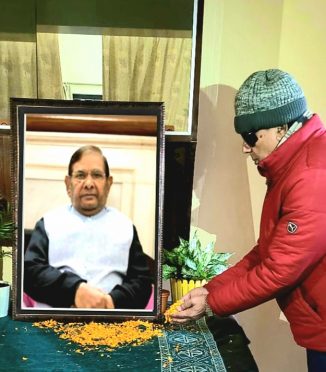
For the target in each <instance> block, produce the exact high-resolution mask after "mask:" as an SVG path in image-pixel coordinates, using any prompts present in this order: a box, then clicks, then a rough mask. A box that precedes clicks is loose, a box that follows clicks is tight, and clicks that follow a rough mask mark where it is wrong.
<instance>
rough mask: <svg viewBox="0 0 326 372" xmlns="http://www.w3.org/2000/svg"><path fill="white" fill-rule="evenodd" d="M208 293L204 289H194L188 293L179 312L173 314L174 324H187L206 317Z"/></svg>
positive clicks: (183, 298)
mask: <svg viewBox="0 0 326 372" xmlns="http://www.w3.org/2000/svg"><path fill="white" fill-rule="evenodd" d="M207 295H208V291H207V289H206V288H204V287H199V288H194V289H192V290H191V291H190V292H188V293H187V294H186V295H185V296H184V297H182V299H181V301H183V303H182V304H181V305H180V306H179V308H178V309H177V310H178V312H176V313H174V314H171V320H172V322H173V323H186V322H189V321H190V320H197V319H199V318H201V317H202V316H204V315H205V312H206V306H207V303H206V297H207Z"/></svg>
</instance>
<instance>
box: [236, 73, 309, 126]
mask: <svg viewBox="0 0 326 372" xmlns="http://www.w3.org/2000/svg"><path fill="white" fill-rule="evenodd" d="M234 108H235V118H234V127H235V131H236V132H237V133H244V132H251V131H257V130H259V129H268V128H273V127H277V126H278V125H282V124H288V123H291V122H293V121H295V120H296V119H298V118H299V117H300V116H301V115H302V114H303V113H304V112H305V111H306V110H307V104H306V99H305V96H304V93H303V91H302V89H301V88H300V86H299V85H298V83H297V82H296V81H295V80H294V79H293V77H292V76H291V75H289V74H288V73H286V72H283V71H281V70H277V69H271V70H266V71H257V72H254V73H253V74H252V75H250V76H249V77H248V79H247V80H246V81H245V82H244V83H243V84H242V85H241V87H240V89H239V91H238V93H237V95H236V97H235V104H234Z"/></svg>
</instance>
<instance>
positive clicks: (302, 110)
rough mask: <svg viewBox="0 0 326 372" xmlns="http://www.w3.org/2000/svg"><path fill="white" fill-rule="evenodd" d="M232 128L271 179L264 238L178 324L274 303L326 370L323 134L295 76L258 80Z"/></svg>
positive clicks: (249, 84)
mask: <svg viewBox="0 0 326 372" xmlns="http://www.w3.org/2000/svg"><path fill="white" fill-rule="evenodd" d="M234 126H235V130H236V132H237V133H239V134H240V135H241V136H242V138H243V141H244V142H243V152H244V153H245V154H249V155H250V156H251V158H252V160H253V161H254V162H255V164H256V165H257V168H258V171H259V173H260V174H261V175H262V176H264V177H266V183H267V192H266V196H265V201H264V205H263V211H262V217H261V223H260V236H259V239H258V242H257V244H256V246H255V247H254V248H253V249H252V250H251V251H250V252H249V253H248V254H247V255H245V256H244V258H243V259H242V260H241V261H240V262H238V263H237V264H236V265H234V266H233V267H231V268H230V269H228V270H227V271H225V272H224V273H222V274H221V275H218V276H216V277H215V278H213V279H212V280H211V281H210V282H209V283H208V284H206V285H205V286H204V287H202V288H198V289H194V290H193V291H191V292H189V293H188V294H187V295H186V296H185V297H184V298H183V300H184V303H183V305H181V307H180V308H179V310H180V311H179V312H178V313H176V314H174V316H173V320H174V322H177V323H183V322H186V321H188V320H192V319H198V318H199V317H201V316H202V315H204V314H205V310H206V306H207V305H208V306H209V307H210V308H211V309H212V311H213V312H214V313H215V314H217V315H219V316H226V315H230V314H235V313H238V312H240V311H243V310H246V309H249V308H252V307H254V306H257V305H259V304H261V303H264V302H266V301H268V300H270V299H273V298H275V299H276V300H277V302H278V304H279V306H280V308H281V310H282V311H283V313H284V314H285V316H286V317H287V319H288V321H289V323H290V326H291V330H292V333H293V336H294V339H295V341H296V342H297V343H298V344H299V345H301V346H303V347H305V348H306V349H307V357H308V366H309V371H314V372H316V371H326V197H325V193H326V130H325V128H324V126H323V124H322V122H321V120H320V118H319V117H318V116H317V115H316V114H312V113H311V112H310V111H309V110H308V109H307V104H306V99H305V96H304V93H303V91H302V89H301V88H300V86H299V85H298V84H297V82H296V81H295V80H294V79H293V77H292V76H291V75H289V74H288V73H286V72H283V71H280V70H277V69H271V70H267V71H258V72H255V73H253V74H252V75H251V76H249V78H248V79H247V80H246V81H245V82H244V83H243V84H242V86H241V87H240V89H239V91H238V93H237V95H236V98H235V119H234Z"/></svg>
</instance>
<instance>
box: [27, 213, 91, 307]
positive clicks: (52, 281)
mask: <svg viewBox="0 0 326 372" xmlns="http://www.w3.org/2000/svg"><path fill="white" fill-rule="evenodd" d="M48 251H49V240H48V237H47V235H46V232H45V228H44V221H43V219H41V220H40V221H38V222H37V224H36V226H35V229H34V231H33V233H32V236H31V239H30V242H29V244H28V247H27V249H26V253H25V258H24V291H25V292H26V293H27V294H28V295H29V296H30V297H32V298H33V299H34V300H36V301H38V302H43V303H46V304H48V305H50V306H52V307H70V306H72V305H73V304H74V300H75V293H76V289H77V287H78V285H79V284H80V283H81V282H86V280H83V279H82V278H81V277H79V276H78V275H76V274H74V273H72V272H61V271H60V270H58V269H56V268H54V267H53V266H51V265H49V259H48Z"/></svg>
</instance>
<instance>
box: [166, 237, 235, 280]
mask: <svg viewBox="0 0 326 372" xmlns="http://www.w3.org/2000/svg"><path fill="white" fill-rule="evenodd" d="M179 240H180V244H179V245H178V246H177V247H175V248H173V249H172V250H170V251H168V250H167V249H164V250H163V279H171V278H176V279H193V280H203V279H206V280H209V279H211V278H212V277H213V276H215V275H218V274H221V273H222V272H223V271H225V270H226V269H227V268H228V267H229V266H230V265H229V263H228V260H229V258H230V257H231V256H232V255H233V253H217V252H214V242H211V243H209V244H207V246H206V247H202V245H201V243H200V241H199V239H198V237H197V233H196V232H195V233H194V236H193V238H192V239H191V240H190V241H187V240H184V239H182V238H179Z"/></svg>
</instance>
